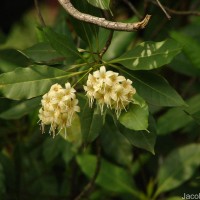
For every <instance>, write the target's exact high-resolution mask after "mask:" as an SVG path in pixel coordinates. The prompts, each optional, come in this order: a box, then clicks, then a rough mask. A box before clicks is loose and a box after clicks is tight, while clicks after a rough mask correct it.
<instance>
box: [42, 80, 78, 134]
mask: <svg viewBox="0 0 200 200" xmlns="http://www.w3.org/2000/svg"><path fill="white" fill-rule="evenodd" d="M75 92H76V90H75V89H74V88H73V87H71V85H70V83H66V84H65V88H62V86H61V85H59V84H54V85H52V86H51V88H50V90H49V92H48V93H46V94H45V95H43V97H42V100H41V102H42V108H40V110H39V114H38V117H39V119H40V122H41V127H42V132H44V126H45V125H50V130H49V133H50V134H51V133H52V134H53V137H55V135H56V132H57V133H59V131H57V129H59V130H61V129H65V132H66V128H67V127H69V126H71V123H72V120H73V116H74V114H75V113H76V112H80V107H79V106H78V100H77V99H76V95H75Z"/></svg>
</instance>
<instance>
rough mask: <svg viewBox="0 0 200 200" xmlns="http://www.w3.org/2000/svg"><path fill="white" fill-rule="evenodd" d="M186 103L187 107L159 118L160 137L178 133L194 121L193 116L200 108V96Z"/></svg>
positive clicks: (168, 112)
mask: <svg viewBox="0 0 200 200" xmlns="http://www.w3.org/2000/svg"><path fill="white" fill-rule="evenodd" d="M186 103H187V106H186V107H181V108H172V109H170V110H168V111H167V112H166V113H164V114H163V115H162V116H161V117H159V118H158V122H157V130H158V134H159V135H165V134H169V133H172V132H174V131H177V130H179V129H181V128H183V127H185V126H187V125H188V124H189V123H191V122H192V121H193V119H192V115H193V114H194V113H195V112H196V111H198V110H199V108H200V95H196V96H194V97H192V98H191V99H189V100H188V101H186ZM190 115H191V116H190Z"/></svg>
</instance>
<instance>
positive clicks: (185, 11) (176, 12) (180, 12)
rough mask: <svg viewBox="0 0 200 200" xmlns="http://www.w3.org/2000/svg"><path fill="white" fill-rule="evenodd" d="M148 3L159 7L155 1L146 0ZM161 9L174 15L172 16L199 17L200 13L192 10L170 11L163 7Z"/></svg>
mask: <svg viewBox="0 0 200 200" xmlns="http://www.w3.org/2000/svg"><path fill="white" fill-rule="evenodd" d="M148 2H151V3H153V4H155V5H157V6H159V5H158V4H157V3H156V2H155V1H153V0H148ZM162 7H163V8H164V9H165V10H166V11H168V12H169V13H171V14H174V15H196V16H200V12H198V11H193V10H174V9H171V8H168V7H167V6H163V5H162Z"/></svg>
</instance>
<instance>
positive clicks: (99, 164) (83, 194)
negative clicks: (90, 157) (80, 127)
mask: <svg viewBox="0 0 200 200" xmlns="http://www.w3.org/2000/svg"><path fill="white" fill-rule="evenodd" d="M96 142H97V144H96V145H97V163H96V168H95V172H94V175H93V177H92V179H91V180H90V182H89V183H88V184H87V185H86V186H85V187H84V189H83V191H82V192H81V193H80V194H79V195H78V196H77V197H76V198H75V199H74V200H81V199H82V198H83V197H85V196H87V195H88V193H89V192H90V191H91V190H92V188H93V186H94V183H95V180H96V178H97V176H98V174H99V171H100V166H101V146H100V141H99V139H97V141H96Z"/></svg>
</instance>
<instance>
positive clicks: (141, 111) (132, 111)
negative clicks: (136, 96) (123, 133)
mask: <svg viewBox="0 0 200 200" xmlns="http://www.w3.org/2000/svg"><path fill="white" fill-rule="evenodd" d="M148 116H149V110H148V106H147V105H145V106H143V107H141V106H139V105H137V104H132V105H130V107H129V108H128V110H127V112H123V113H122V114H121V115H120V117H119V122H120V123H121V124H123V125H124V126H125V127H126V128H129V129H131V130H135V131H141V130H147V127H148Z"/></svg>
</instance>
